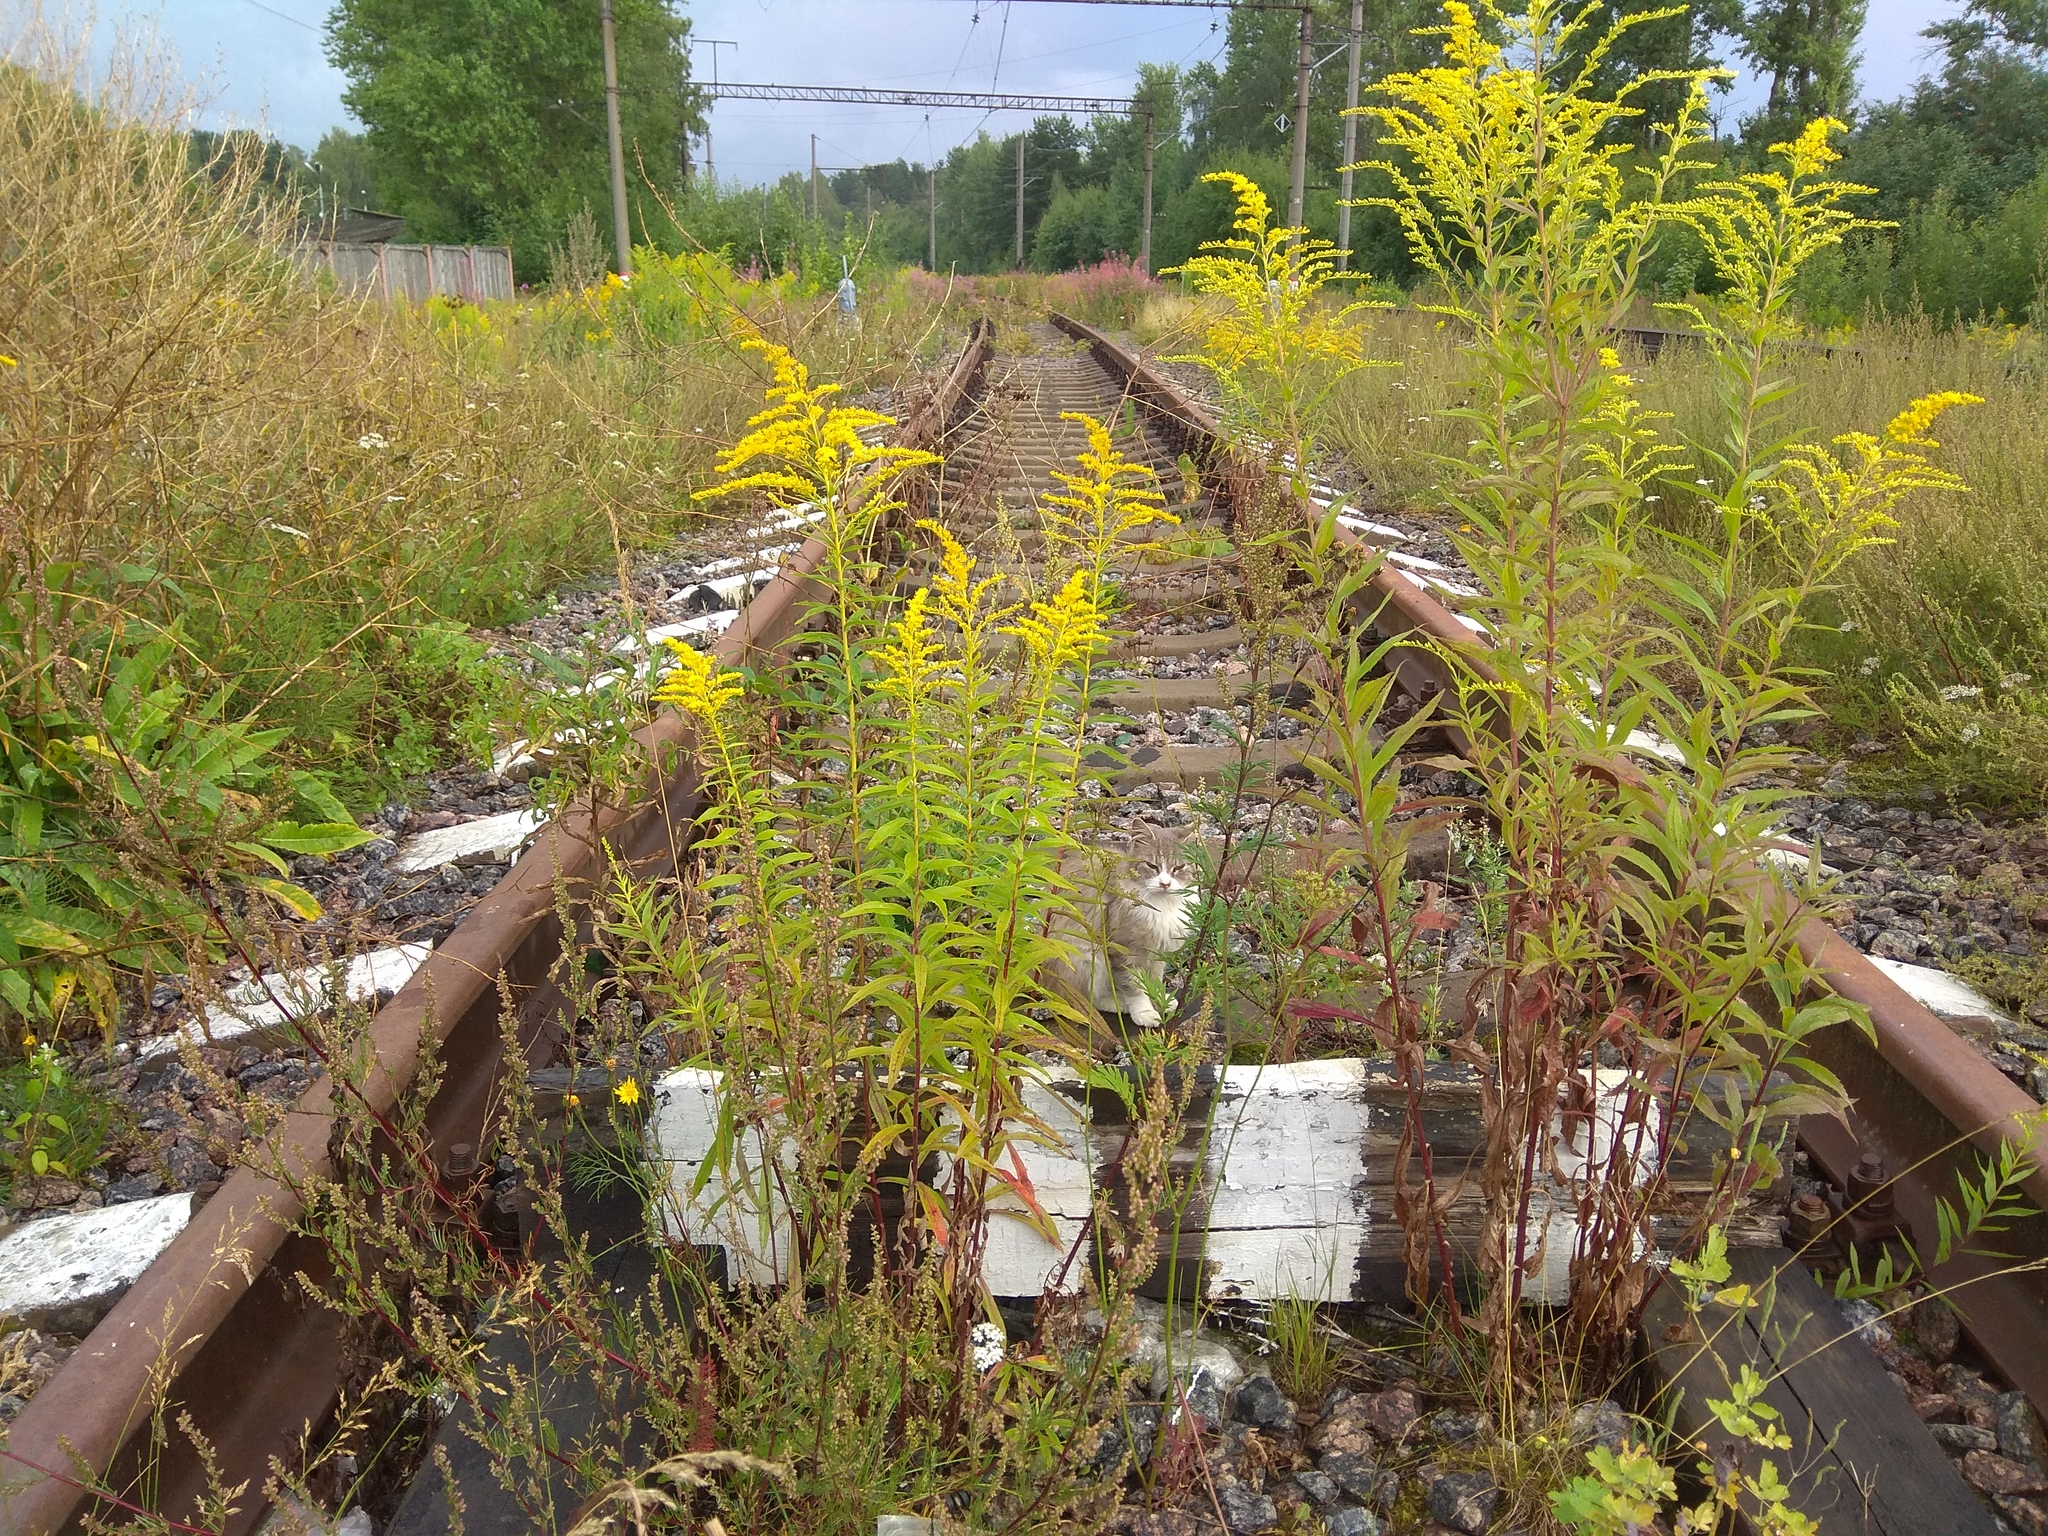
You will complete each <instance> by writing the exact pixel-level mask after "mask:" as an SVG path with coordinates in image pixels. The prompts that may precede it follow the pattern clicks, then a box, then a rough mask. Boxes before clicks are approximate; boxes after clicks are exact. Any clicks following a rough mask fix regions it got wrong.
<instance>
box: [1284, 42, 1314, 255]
mask: <svg viewBox="0 0 2048 1536" xmlns="http://www.w3.org/2000/svg"><path fill="white" fill-rule="evenodd" d="M1313 18H1314V12H1312V11H1311V10H1310V9H1309V8H1308V7H1307V6H1305V5H1304V6H1303V7H1302V8H1301V62H1300V68H1299V75H1298V78H1297V79H1296V80H1295V84H1294V164H1293V166H1292V168H1291V169H1290V171H1289V174H1288V178H1287V222H1288V223H1289V224H1295V225H1299V224H1300V223H1301V222H1302V214H1301V207H1302V196H1303V194H1304V193H1305V192H1306V190H1307V188H1308V73H1309V71H1310V70H1311V69H1313V68H1314V67H1315V62H1316V61H1315V53H1314V51H1313V49H1314V32H1313V30H1312V26H1311V23H1312V21H1313Z"/></svg>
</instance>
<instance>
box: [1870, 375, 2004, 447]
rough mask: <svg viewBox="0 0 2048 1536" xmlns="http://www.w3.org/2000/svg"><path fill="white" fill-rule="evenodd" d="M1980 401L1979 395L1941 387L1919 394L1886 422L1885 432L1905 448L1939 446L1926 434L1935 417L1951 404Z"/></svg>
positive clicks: (1979, 403) (1981, 402) (1967, 403)
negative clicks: (1939, 389)
mask: <svg viewBox="0 0 2048 1536" xmlns="http://www.w3.org/2000/svg"><path fill="white" fill-rule="evenodd" d="M1983 403H1984V397H1983V396H1982V395H1967V394H1964V393H1963V392H1962V391H1961V390H1959V389H1944V390H1941V391H1939V392H1938V393H1936V394H1932V395H1922V396H1921V397H1920V398H1919V399H1918V400H1915V401H1914V402H1913V403H1912V404H1911V405H1909V406H1907V407H1906V408H1905V409H1904V410H1903V411H1901V412H1899V414H1898V415H1896V416H1894V417H1893V418H1892V419H1891V420H1890V422H1888V423H1887V424H1886V426H1885V429H1884V435H1885V436H1886V437H1887V438H1889V439H1890V440H1891V441H1892V442H1894V443H1898V444H1900V445H1902V446H1906V447H1912V448H1939V447H1940V446H1941V445H1940V444H1939V443H1937V442H1936V441H1935V440H1934V439H1933V438H1931V437H1929V436H1928V435H1927V429H1928V428H1929V427H1931V426H1933V425H1934V421H1935V418H1936V417H1938V416H1939V415H1941V413H1942V412H1943V411H1946V410H1948V409H1949V408H1950V407H1951V406H1957V405H1982V404H1983Z"/></svg>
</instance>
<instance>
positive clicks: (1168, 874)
mask: <svg viewBox="0 0 2048 1536" xmlns="http://www.w3.org/2000/svg"><path fill="white" fill-rule="evenodd" d="M1195 875H1196V870H1195V861H1194V860H1193V859H1192V858H1190V857H1189V856H1188V853H1187V850H1186V849H1185V848H1184V847H1182V845H1181V841H1180V839H1179V838H1178V837H1175V836H1173V835H1172V834H1171V833H1167V832H1156V833H1153V834H1151V835H1149V836H1146V837H1142V838H1140V839H1139V840H1138V842H1137V844H1136V845H1135V846H1134V847H1133V848H1132V849H1131V852H1130V858H1129V879H1130V882H1131V888H1132V889H1133V890H1135V891H1136V892H1137V893H1138V894H1139V895H1141V896H1144V897H1147V898H1150V899H1153V900H1157V899H1159V898H1161V897H1166V896H1178V895H1181V894H1182V893H1184V892H1187V891H1191V890H1193V889H1194V888H1195Z"/></svg>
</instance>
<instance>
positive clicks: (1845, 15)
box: [1736, 0, 1868, 145]
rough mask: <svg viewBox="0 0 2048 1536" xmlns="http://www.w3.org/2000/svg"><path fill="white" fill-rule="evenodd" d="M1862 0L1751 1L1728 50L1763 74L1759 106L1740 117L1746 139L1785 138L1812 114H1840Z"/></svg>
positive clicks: (1852, 89)
mask: <svg viewBox="0 0 2048 1536" xmlns="http://www.w3.org/2000/svg"><path fill="white" fill-rule="evenodd" d="M1867 9H1868V0H1755V3H1754V4H1752V5H1751V7H1750V9H1749V13H1748V15H1746V16H1745V17H1744V18H1743V20H1742V29H1741V32H1740V34H1739V36H1738V39H1737V42H1736V49H1737V51H1738V52H1739V53H1741V55H1742V56H1743V58H1745V59H1747V60H1748V61H1749V63H1750V65H1751V66H1752V67H1753V68H1754V69H1755V70H1756V71H1757V73H1759V74H1764V75H1769V76H1770V79H1771V91H1770V95H1769V97H1768V98H1767V100H1766V101H1765V104H1764V109H1763V111H1761V112H1759V113H1756V114H1754V115H1753V116H1751V117H1749V118H1748V119H1746V120H1745V121H1744V123H1743V131H1744V134H1745V136H1746V137H1748V138H1749V139H1750V140H1751V141H1752V142H1754V143H1757V144H1760V145H1768V144H1771V143H1773V142H1776V141H1778V140H1781V139H1790V138H1791V137H1792V136H1793V135H1794V134H1795V133H1797V132H1798V130H1799V128H1800V126H1801V125H1802V124H1805V123H1809V122H1812V121H1813V119H1815V118H1816V117H1843V116H1845V115H1847V113H1848V110H1849V104H1850V102H1852V101H1853V100H1854V99H1855V95H1856V63H1857V59H1858V57H1859V56H1858V54H1857V52H1856V44H1857V41H1858V39H1860V38H1861V37H1862V35H1863V19H1864V14H1865V12H1866V11H1867Z"/></svg>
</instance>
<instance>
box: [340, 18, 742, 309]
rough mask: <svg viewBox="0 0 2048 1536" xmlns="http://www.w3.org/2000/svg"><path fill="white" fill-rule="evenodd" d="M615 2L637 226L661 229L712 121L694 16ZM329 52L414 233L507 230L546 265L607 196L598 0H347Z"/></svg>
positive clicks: (446, 235) (649, 231) (652, 233)
mask: <svg viewBox="0 0 2048 1536" xmlns="http://www.w3.org/2000/svg"><path fill="white" fill-rule="evenodd" d="M613 10H614V15H615V31H616V35H617V40H618V60H619V84H620V98H619V105H620V116H621V118H622V121H623V126H624V131H625V141H626V158H627V182H628V187H629V193H628V196H629V203H630V212H631V226H632V229H633V235H634V238H635V239H636V240H639V239H646V240H650V241H653V242H654V243H657V244H658V243H663V240H664V237H665V236H666V235H667V233H668V219H667V217H666V216H665V214H664V213H663V212H662V209H661V206H660V201H659V199H660V198H661V197H670V198H672V197H674V196H675V195H677V194H678V193H679V192H680V191H681V190H682V184H683V179H684V176H685V174H686V172H687V169H688V164H689V161H688V150H687V147H686V141H687V138H688V135H689V134H690V133H692V132H694V131H696V130H697V129H698V128H700V127H701V126H702V106H701V99H700V97H699V95H698V93H697V92H696V91H695V90H694V89H692V87H691V85H690V63H689V55H688V54H687V53H686V52H685V50H684V47H683V40H684V37H685V35H686V34H687V32H688V30H689V23H688V21H687V20H685V19H684V18H683V17H682V16H681V15H679V14H678V13H677V12H676V10H675V9H674V7H673V4H672V0H615V3H614V7H613ZM327 56H328V58H329V59H331V60H332V61H333V62H334V64H335V66H336V67H337V68H338V69H340V70H341V71H342V73H343V74H345V75H346V76H347V77H348V81H349V84H348V89H347V90H346V91H345V92H344V93H343V97H342V99H343V100H344V101H345V102H347V103H348V107H349V110H350V111H351V112H352V113H353V114H354V115H355V117H356V119H357V121H359V122H361V123H362V124H363V125H364V132H363V139H364V142H365V143H366V144H367V146H368V148H369V152H370V158H371V161H372V163H373V165H374V167H375V170H376V184H377V188H378V195H379V197H380V198H381V200H382V201H383V203H384V206H385V208H386V209H387V210H388V211H390V212H393V213H398V214H403V215H404V217H405V220H406V227H407V232H408V234H409V235H411V236H413V237H414V238H418V239H423V240H490V241H497V242H500V243H504V244H509V245H510V246H512V248H513V256H514V260H515V261H516V262H517V263H518V264H519V266H520V267H521V268H523V269H525V270H527V271H535V270H537V269H538V267H539V266H540V264H541V263H542V262H543V261H544V259H545V252H546V250H547V247H548V245H549V244H550V243H551V242H553V241H557V240H559V239H560V234H561V230H562V229H563V227H564V225H565V224H566V223H567V221H568V219H569V218H570V216H571V215H572V214H574V213H575V212H576V211H577V210H578V209H580V208H581V207H582V206H583V204H584V202H585V201H586V200H587V201H588V202H589V203H590V205H591V206H592V207H593V208H597V209H603V208H606V207H608V206H609V204H610V198H611V190H610V182H609V174H608V170H607V167H606V150H605V104H604V59H603V50H602V43H601V39H600V31H599V26H598V0H336V4H335V7H334V10H333V12H332V13H331V14H330V15H329V17H328V23H327ZM599 222H600V227H601V228H605V229H609V228H610V225H609V223H608V221H604V220H602V219H600V221H599Z"/></svg>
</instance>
